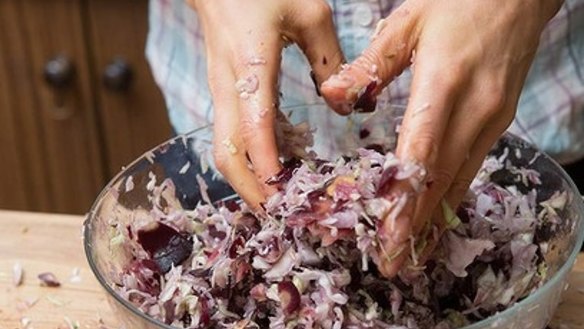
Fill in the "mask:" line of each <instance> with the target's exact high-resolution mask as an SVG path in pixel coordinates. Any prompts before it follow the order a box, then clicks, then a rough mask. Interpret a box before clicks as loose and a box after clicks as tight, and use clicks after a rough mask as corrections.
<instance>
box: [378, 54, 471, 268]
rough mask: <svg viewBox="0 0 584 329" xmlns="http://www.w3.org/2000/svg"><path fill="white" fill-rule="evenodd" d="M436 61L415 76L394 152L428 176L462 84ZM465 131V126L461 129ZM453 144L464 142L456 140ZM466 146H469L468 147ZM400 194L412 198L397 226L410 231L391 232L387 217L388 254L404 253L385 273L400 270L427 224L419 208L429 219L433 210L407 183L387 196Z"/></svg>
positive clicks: (426, 60)
mask: <svg viewBox="0 0 584 329" xmlns="http://www.w3.org/2000/svg"><path fill="white" fill-rule="evenodd" d="M436 59H439V58H434V57H432V58H422V59H421V60H420V64H419V66H418V68H417V69H416V72H415V73H414V78H413V81H412V94H411V98H410V101H409V105H408V109H407V110H406V113H405V117H404V121H403V126H402V132H401V133H400V136H399V139H398V149H397V154H398V156H400V157H401V158H402V160H403V161H405V162H406V163H411V162H413V163H416V164H419V165H421V166H422V167H423V168H426V170H429V171H430V173H432V169H433V168H434V165H435V162H436V153H437V152H438V146H439V145H441V140H442V139H443V135H444V131H445V126H446V125H448V120H449V116H450V112H451V111H452V107H453V106H454V102H455V99H456V97H455V95H456V92H457V91H458V90H459V86H460V85H461V82H460V81H459V79H458V77H459V75H455V76H452V77H451V78H449V80H448V81H447V80H446V79H445V78H444V77H443V70H444V65H443V64H442V63H443V62H442V63H441V62H440V61H436ZM455 122H457V120H455ZM458 126H459V124H458V123H456V125H455V127H458ZM467 128H468V127H464V129H467ZM471 132H472V131H471ZM449 141H450V140H449ZM456 142H466V141H462V140H456ZM471 143H472V142H471ZM466 147H470V145H468V146H466ZM457 150H460V149H457ZM420 174H421V175H422V177H419V180H420V181H425V177H423V176H424V173H423V172H422V173H420ZM401 193H407V194H409V195H410V196H411V197H410V198H409V199H408V200H407V203H408V204H407V206H406V207H404V210H403V212H402V213H401V214H400V215H399V220H400V225H403V226H409V230H406V229H403V228H402V229H400V230H397V231H394V229H395V223H394V222H395V220H394V219H392V218H386V219H385V221H384V226H383V234H385V235H389V236H390V237H392V238H391V239H388V241H387V243H386V245H385V248H386V250H389V251H391V250H394V249H396V248H397V250H403V253H404V255H403V257H401V258H399V259H396V260H395V261H391V262H386V263H385V264H384V267H385V268H386V271H387V273H390V274H394V273H396V272H397V271H399V269H400V267H401V265H402V264H401V263H402V262H403V260H404V259H406V256H407V255H408V254H409V252H410V251H411V248H410V246H409V244H411V241H410V240H411V238H412V236H417V235H418V234H419V233H420V231H421V230H422V228H423V227H424V225H425V223H426V222H428V218H427V217H426V216H421V215H420V214H419V213H420V210H419V209H422V210H425V211H426V212H427V213H428V214H427V215H428V216H429V215H430V214H431V212H428V209H433V208H434V207H435V205H432V204H430V203H429V202H428V201H427V200H425V199H427V197H426V196H425V194H427V193H423V194H422V195H420V192H419V191H415V190H414V189H413V188H412V187H411V186H410V185H408V184H402V185H394V186H393V187H392V188H391V190H390V191H388V194H390V195H391V194H397V195H399V194H401ZM418 199H420V200H418ZM421 205H423V206H421ZM424 207H426V208H424ZM428 207H429V208H428Z"/></svg>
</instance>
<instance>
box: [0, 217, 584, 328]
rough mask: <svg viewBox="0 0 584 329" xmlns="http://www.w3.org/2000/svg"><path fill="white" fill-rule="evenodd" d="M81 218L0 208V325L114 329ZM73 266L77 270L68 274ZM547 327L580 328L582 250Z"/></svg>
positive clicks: (582, 316) (583, 314) (582, 313)
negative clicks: (19, 280) (52, 283)
mask: <svg viewBox="0 0 584 329" xmlns="http://www.w3.org/2000/svg"><path fill="white" fill-rule="evenodd" d="M82 222H83V217H80V216H68V215H48V214H39V213H22V212H7V211H0V329H17V328H25V326H23V324H22V321H24V322H27V321H29V322H30V324H29V325H28V329H32V328H34V329H60V328H63V329H67V328H74V327H73V326H70V325H69V323H71V324H73V325H75V324H76V323H78V328H80V329H81V328H98V329H105V328H108V329H114V328H119V325H118V324H117V322H116V321H115V319H113V318H112V315H111V312H110V311H109V306H108V304H107V302H106V299H105V293H104V292H103V290H102V289H101V287H100V286H99V283H98V282H97V280H96V279H95V278H94V276H93V273H91V270H90V269H89V266H88V265H87V262H86V260H85V253H84V251H83V246H82V239H81V224H82ZM15 263H20V264H21V265H22V267H23V269H24V273H25V274H24V281H23V284H22V285H21V286H20V287H15V286H14V285H13V283H12V268H13V266H14V264H15ZM77 269H78V271H79V275H78V276H76V275H73V272H76V271H77ZM47 271H50V272H53V273H54V274H55V275H56V276H57V277H58V278H59V280H60V281H61V283H62V286H61V287H59V288H48V287H41V286H40V285H39V280H38V279H37V275H38V274H39V273H42V272H47ZM72 277H73V278H74V279H73V280H71V278H72ZM79 278H80V279H81V281H78V280H79ZM552 328H554V329H556V328H557V329H584V254H583V255H581V256H580V257H579V262H577V263H576V267H575V268H574V270H573V271H572V274H571V276H570V288H569V289H568V290H567V291H566V292H565V294H564V302H563V303H562V305H561V306H560V308H559V309H558V311H557V313H556V317H555V319H554V322H553V324H552ZM128 329H131V328H128ZM526 329H527V328H526Z"/></svg>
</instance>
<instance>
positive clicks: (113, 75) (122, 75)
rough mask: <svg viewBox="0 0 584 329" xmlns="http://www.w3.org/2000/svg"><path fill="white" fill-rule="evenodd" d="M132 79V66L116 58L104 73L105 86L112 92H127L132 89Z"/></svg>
mask: <svg viewBox="0 0 584 329" xmlns="http://www.w3.org/2000/svg"><path fill="white" fill-rule="evenodd" d="M132 77H133V72H132V68H131V67H130V65H129V64H128V63H127V62H126V61H125V60H124V59H122V58H115V59H114V60H113V61H112V62H111V63H109V64H108V65H107V66H106V68H105V71H104V72H103V84H104V85H105V87H106V88H108V89H109V90H112V91H125V90H128V88H129V87H130V84H131V83H132Z"/></svg>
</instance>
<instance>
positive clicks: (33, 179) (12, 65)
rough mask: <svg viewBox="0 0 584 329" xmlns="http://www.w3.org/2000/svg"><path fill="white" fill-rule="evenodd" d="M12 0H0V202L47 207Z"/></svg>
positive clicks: (26, 56)
mask: <svg viewBox="0 0 584 329" xmlns="http://www.w3.org/2000/svg"><path fill="white" fill-rule="evenodd" d="M20 9H21V8H20V5H19V2H18V1H0V79H1V80H0V155H1V160H0V208H8V209H22V210H24V209H28V210H47V209H48V207H49V204H50V202H49V197H48V196H49V193H47V192H48V177H47V175H45V161H46V160H45V154H44V151H45V150H44V148H43V147H42V146H41V142H40V141H41V138H40V137H41V134H40V131H39V128H40V127H41V126H40V122H38V120H37V115H36V111H35V108H36V98H35V97H34V89H33V86H32V80H33V72H32V68H31V67H30V65H29V64H30V53H29V52H28V51H27V46H28V45H27V43H26V42H25V38H23V35H22V31H23V28H24V25H23V22H22V19H21V18H22V15H21V10H20Z"/></svg>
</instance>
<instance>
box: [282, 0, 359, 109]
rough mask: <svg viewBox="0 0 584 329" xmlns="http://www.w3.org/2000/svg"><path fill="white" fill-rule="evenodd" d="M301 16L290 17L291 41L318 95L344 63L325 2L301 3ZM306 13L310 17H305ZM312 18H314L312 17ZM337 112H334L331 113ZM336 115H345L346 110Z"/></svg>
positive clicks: (328, 8)
mask: <svg viewBox="0 0 584 329" xmlns="http://www.w3.org/2000/svg"><path fill="white" fill-rule="evenodd" d="M307 6H308V7H309V8H308V9H307V10H305V11H303V12H297V13H295V14H292V15H293V16H294V17H291V20H293V21H295V22H296V23H297V24H296V25H295V26H294V27H292V31H291V32H292V36H291V37H292V38H293V40H294V41H295V42H296V43H297V44H298V46H299V47H300V49H301V50H302V51H303V52H304V55H305V56H306V58H307V59H308V62H309V63H310V66H311V67H312V72H311V78H312V79H313V82H314V84H315V88H316V91H317V93H318V94H319V95H320V85H321V83H322V82H323V81H325V80H326V79H328V78H329V77H330V76H331V75H332V74H334V73H338V71H339V70H340V68H341V64H343V63H344V62H345V58H344V56H343V52H342V50H341V46H340V44H339V40H338V38H337V35H336V30H335V26H334V24H333V17H332V9H331V7H330V6H329V4H328V3H327V2H326V1H314V0H308V1H304V3H303V6H302V7H304V8H306V7H307ZM306 12H311V13H314V14H313V15H306ZM312 16H314V17H312ZM335 110H338V109H335ZM341 110H343V111H341V112H338V113H339V114H342V115H346V114H349V113H350V112H351V110H350V109H348V110H345V109H344V108H343V109H341Z"/></svg>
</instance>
